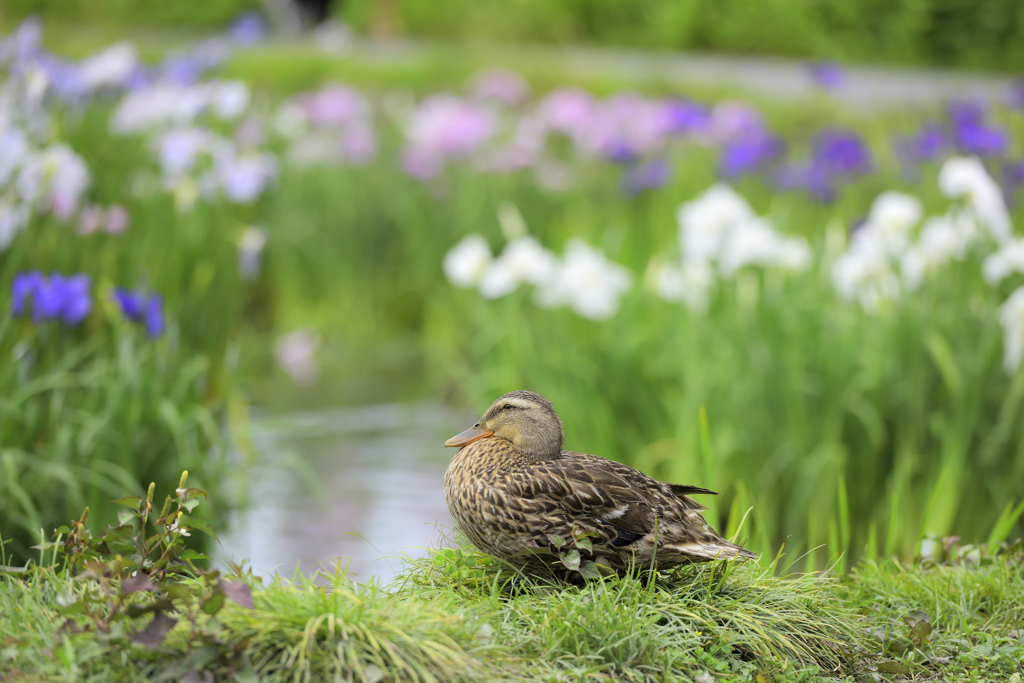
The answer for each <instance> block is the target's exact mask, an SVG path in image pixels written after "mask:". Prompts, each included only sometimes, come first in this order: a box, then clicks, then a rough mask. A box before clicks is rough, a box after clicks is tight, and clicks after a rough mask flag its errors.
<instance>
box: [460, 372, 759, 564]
mask: <svg viewBox="0 0 1024 683" xmlns="http://www.w3.org/2000/svg"><path fill="white" fill-rule="evenodd" d="M510 396H515V397H516V400H515V403H516V404H518V405H511V404H509V403H504V402H506V401H509V400H510V399H508V397H510ZM531 404H535V407H536V411H535V412H530V411H532V410H534V406H533V405H531ZM503 405H504V406H505V410H502V409H501V407H502V406H503ZM496 408H497V410H496ZM503 415H504V416H505V417H504V418H503V417H502V416H503ZM534 419H536V420H537V421H538V422H540V421H544V420H551V419H553V420H554V421H556V422H557V426H558V438H557V439H554V438H551V439H550V441H551V445H552V446H553V448H551V449H550V450H547V451H546V450H545V448H544V447H543V443H539V442H538V443H533V442H531V440H530V438H529V437H530V435H529V434H528V433H527V434H524V430H526V429H528V428H529V427H530V426H531V425H533V424H534V423H533V422H531V420H534ZM479 424H485V425H486V426H487V427H488V428H492V429H494V431H495V433H494V435H493V436H490V437H486V438H480V439H477V440H475V441H473V442H472V443H469V444H467V445H465V446H463V447H462V448H461V449H460V450H459V452H458V453H457V454H456V455H455V457H454V458H453V459H452V462H451V465H450V466H449V467H448V471H447V472H446V474H445V497H446V501H447V503H448V509H449V511H450V512H451V514H452V517H453V518H454V519H455V522H456V524H457V525H458V527H459V528H460V529H462V531H463V532H464V533H465V534H466V536H468V537H469V539H470V540H471V541H472V542H473V543H474V544H475V545H476V546H477V547H479V548H480V549H481V550H483V551H484V552H486V553H489V554H491V555H495V556H497V557H500V558H502V559H505V560H507V561H509V562H511V563H513V564H515V565H519V566H524V567H527V568H531V567H532V568H537V567H539V566H541V565H545V566H547V567H550V566H551V564H552V562H554V561H557V559H556V558H554V557H553V556H552V555H551V554H550V553H549V552H546V548H547V546H548V545H549V541H548V535H549V534H557V535H559V536H562V537H563V538H570V537H572V534H573V533H574V531H575V532H577V533H578V532H579V531H584V532H589V533H590V534H591V540H592V541H593V551H592V557H590V558H586V559H592V560H594V561H595V562H596V563H597V564H598V565H599V566H604V567H607V568H608V569H610V570H614V571H616V572H620V573H621V572H625V571H628V570H629V568H630V567H632V566H638V567H648V566H650V565H651V564H652V562H653V563H654V564H655V565H656V566H657V567H658V568H662V569H663V568H667V567H671V566H674V565H677V564H682V563H689V562H706V561H709V560H714V559H735V558H756V557H757V556H756V555H755V554H754V553H751V552H750V551H748V550H745V549H743V548H741V547H740V546H738V545H735V544H733V543H730V542H729V541H726V540H725V539H723V538H721V537H720V536H719V535H718V533H717V532H716V531H715V530H714V529H713V528H711V526H710V525H709V524H708V523H707V521H706V520H705V519H704V516H703V515H702V514H701V510H705V509H707V508H706V507H705V506H703V505H701V504H700V503H698V502H697V501H695V500H693V499H692V498H690V497H689V495H688V494H705V493H707V494H713V493H714V492H713V491H709V490H707V489H702V488H700V487H695V486H683V485H677V484H666V483H662V482H659V481H656V480H654V479H652V478H651V477H648V476H647V475H646V474H644V473H643V472H640V471H639V470H636V469H634V468H632V467H629V466H627V465H623V464H621V463H618V462H615V461H613V460H608V459H606V458H601V457H598V456H595V455H588V454H585V453H576V452H573V451H565V450H561V422H559V421H558V418H557V416H556V415H555V413H554V409H553V408H552V407H551V404H550V403H549V402H548V401H547V400H546V399H544V398H543V397H541V396H539V395H537V394H533V393H532V392H524V391H518V392H512V394H506V395H505V396H503V397H501V398H499V399H498V400H497V401H495V403H494V405H492V406H491V408H490V409H489V410H488V412H487V413H485V416H484V418H483V419H482V420H481V423H479ZM548 426H550V425H544V428H546V427H548ZM545 433H547V432H545ZM517 442H518V443H520V444H521V445H520V446H517V445H516V443H517ZM556 442H557V443H556Z"/></svg>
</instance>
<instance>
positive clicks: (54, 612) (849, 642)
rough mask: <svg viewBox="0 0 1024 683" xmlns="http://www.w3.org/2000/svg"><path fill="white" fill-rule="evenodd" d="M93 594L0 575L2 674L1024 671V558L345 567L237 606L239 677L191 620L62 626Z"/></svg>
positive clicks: (971, 677) (38, 578)
mask: <svg viewBox="0 0 1024 683" xmlns="http://www.w3.org/2000/svg"><path fill="white" fill-rule="evenodd" d="M83 585H84V584H83V582H81V581H72V580H70V579H67V578H63V577H62V575H58V574H55V573H54V572H53V571H52V570H49V569H43V570H38V569H33V570H30V571H29V572H28V573H27V574H23V575H2V576H0V614H3V615H4V616H3V617H0V672H2V673H0V680H2V681H4V682H5V683H7V682H10V681H65V680H76V681H102V680H123V681H130V680H167V679H168V678H166V677H167V676H171V677H174V678H175V679H176V678H177V677H178V676H182V675H184V674H186V673H187V672H188V671H189V670H192V669H199V670H207V671H210V672H211V674H214V675H216V676H217V680H261V681H296V680H301V681H304V680H309V681H321V680H334V679H336V677H337V678H341V679H342V680H347V679H349V678H350V677H351V678H352V679H353V680H382V679H383V680H418V681H456V680H547V681H590V680H624V681H688V680H703V679H701V678H699V677H701V676H702V675H706V674H710V675H711V679H710V680H722V681H758V682H761V681H778V682H782V681H787V682H796V681H836V680H850V681H853V680H864V679H865V678H866V677H867V676H868V675H869V674H870V673H872V672H875V671H880V672H883V673H886V672H889V673H892V676H891V678H890V677H889V676H886V678H887V679H890V680H915V681H926V680H964V681H1009V680H1014V679H1013V678H1011V677H1012V676H1013V675H1015V674H1016V675H1017V676H1020V675H1021V674H1024V669H1022V665H1021V662H1022V661H1024V633H1022V631H1021V628H1020V625H1021V622H1022V616H1024V564H1022V560H1021V555H1020V553H1019V551H1018V552H1016V553H1013V552H1006V553H1004V554H1002V555H1000V556H998V557H994V558H993V557H989V556H986V557H984V558H983V560H982V561H981V563H980V564H972V563H970V562H960V563H953V564H949V565H935V564H927V563H926V564H903V563H899V562H896V561H891V560H887V561H880V562H869V563H866V564H864V565H862V566H860V567H858V568H857V569H856V570H854V571H853V572H852V573H850V574H849V575H845V576H843V575H838V576H837V575H833V574H831V573H825V574H820V575H805V576H800V575H797V576H792V577H789V578H779V577H777V576H774V575H773V573H772V572H771V571H770V570H766V569H763V568H759V567H757V566H755V565H751V564H748V565H743V566H738V567H729V568H726V567H724V566H717V567H716V566H711V565H704V566H700V567H695V568H686V569H682V570H679V571H675V572H673V573H671V574H670V575H668V576H662V577H659V578H658V579H657V580H656V581H649V582H644V581H641V580H639V579H635V578H626V579H616V578H612V579H606V580H604V581H598V582H591V583H589V584H588V585H586V586H584V587H559V586H553V585H550V584H544V583H537V582H534V581H531V580H528V579H524V578H517V577H516V576H515V575H513V574H510V573H508V572H507V571H505V570H503V569H502V568H501V567H500V566H498V565H497V564H496V563H495V562H494V561H493V560H491V559H490V558H487V557H485V556H483V555H481V554H479V553H478V552H476V551H474V550H471V549H468V548H463V549H458V548H451V549H444V550H437V551H434V552H432V553H431V554H430V555H429V556H428V557H427V558H425V559H422V560H419V561H416V562H414V563H412V564H411V565H410V566H409V567H408V568H407V570H406V571H405V573H404V574H402V575H401V576H399V577H398V579H396V582H395V583H394V584H393V585H391V586H390V587H386V588H385V587H381V586H378V585H374V584H369V585H359V584H354V583H353V582H352V581H351V579H349V578H348V577H347V576H346V575H345V574H344V572H342V571H340V570H338V571H335V572H327V573H321V574H318V575H316V576H309V577H301V576H297V577H295V578H293V579H280V578H277V579H274V580H272V581H271V582H270V583H269V584H267V585H262V584H260V583H259V582H256V583H255V588H254V591H253V595H254V603H255V609H254V610H247V609H245V608H243V607H240V606H238V605H234V604H230V603H229V604H228V605H226V606H225V607H224V608H223V609H222V610H221V612H220V613H219V614H218V616H217V621H218V622H219V625H218V626H217V627H216V628H217V632H218V633H219V638H220V640H221V641H222V646H221V649H222V650H225V651H226V650H233V649H235V648H238V649H239V650H240V651H241V652H242V653H243V654H242V656H241V657H240V658H239V659H237V660H235V661H236V664H235V668H234V669H233V668H232V667H230V666H225V665H224V664H223V663H222V662H221V661H220V660H219V659H218V654H219V653H218V652H217V651H216V648H212V649H211V648H210V647H209V646H207V647H198V646H196V647H193V648H190V647H189V638H188V632H189V626H188V622H187V621H185V620H182V623H181V624H179V625H178V626H177V627H175V629H174V630H172V631H171V632H170V634H169V635H168V637H167V639H166V640H165V641H164V643H163V644H162V645H161V646H159V647H157V648H155V649H149V648H145V647H142V646H139V645H130V646H127V647H124V646H121V647H108V646H106V645H105V641H104V638H103V637H98V636H96V635H94V634H76V633H75V632H74V630H73V629H72V630H71V631H68V630H67V629H62V628H61V626H62V624H63V623H64V619H65V618H64V617H63V616H61V614H60V612H61V608H60V606H59V605H60V603H61V602H63V603H64V604H67V602H68V601H69V596H72V595H74V594H75V593H76V592H78V591H81V590H83ZM918 612H923V614H918ZM147 619H148V617H144V618H141V619H138V620H136V621H135V622H133V624H131V625H127V624H126V625H123V626H124V628H129V626H131V627H135V628H137V627H141V626H143V625H145V622H146V620H147ZM923 620H927V624H928V626H927V627H925V626H922V625H920V622H921V621H923ZM912 624H913V625H916V627H917V628H916V630H914V626H913V625H912ZM204 628H209V624H206V626H204ZM237 662H244V664H238V663H237ZM162 673H163V674H164V676H165V677H164V678H161V674H162Z"/></svg>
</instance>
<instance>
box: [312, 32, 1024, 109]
mask: <svg viewBox="0 0 1024 683" xmlns="http://www.w3.org/2000/svg"><path fill="white" fill-rule="evenodd" d="M316 42H317V43H318V44H319V45H320V46H321V48H322V49H324V50H325V51H328V52H332V51H334V52H337V53H339V54H345V55H346V56H347V57H349V58H355V59H358V60H366V61H379V62H388V63H392V64H395V63H398V64H401V63H409V64H412V63H415V62H417V61H419V60H423V59H426V58H429V57H430V56H431V55H434V54H436V52H437V51H438V50H441V49H446V48H445V46H442V45H432V44H431V43H428V42H420V41H413V40H386V41H380V40H366V39H358V38H352V37H350V36H349V35H348V34H346V33H344V31H343V30H338V29H335V31H334V33H332V32H331V29H329V28H328V29H325V30H323V31H322V32H321V33H320V34H319V35H318V36H317V38H316ZM448 47H449V48H450V46H448ZM468 51H469V53H470V54H472V55H473V56H477V57H480V58H481V59H482V60H485V61H487V62H488V63H495V64H500V63H502V62H507V63H508V64H510V65H511V64H517V63H524V62H532V63H535V64H555V63H557V64H558V68H559V70H560V71H564V72H567V73H569V74H575V75H578V76H583V77H586V76H596V75H603V76H609V77H612V78H615V79H619V80H624V81H630V82H635V83H638V84H642V83H668V84H674V85H678V86H680V87H686V86H702V87H706V86H717V87H729V88H737V89H741V90H744V91H747V92H750V93H752V94H756V95H760V96H765V97H771V98H777V99H780V100H792V99H800V98H810V97H814V96H820V94H821V89H820V88H819V87H818V86H816V85H815V83H814V82H813V80H812V78H811V76H810V73H809V70H808V62H807V61H801V60H797V59H783V58H775V57H759V56H749V55H724V54H701V53H659V52H644V51H638V50H621V49H611V48H591V47H553V46H514V45H492V46H471V47H469V48H468ZM845 71H846V79H845V83H844V85H843V86H842V87H841V88H840V89H838V90H836V91H834V92H833V93H832V96H833V97H834V98H835V99H836V100H837V101H839V102H840V103H842V104H843V105H845V106H849V107H850V108H853V109H857V110H861V111H865V110H873V109H877V108H880V107H882V108H884V107H906V106H927V105H934V104H938V103H941V102H944V101H945V100H948V99H949V98H951V97H963V96H965V95H967V96H978V97H985V98H997V99H998V98H1002V97H1004V96H1005V94H1006V90H1007V88H1008V87H1009V86H1010V85H1011V84H1012V83H1013V81H1014V79H1015V77H1014V76H1011V75H993V74H985V73H971V72H965V71H950V70H941V69H912V68H899V67H892V68H879V67H846V68H845Z"/></svg>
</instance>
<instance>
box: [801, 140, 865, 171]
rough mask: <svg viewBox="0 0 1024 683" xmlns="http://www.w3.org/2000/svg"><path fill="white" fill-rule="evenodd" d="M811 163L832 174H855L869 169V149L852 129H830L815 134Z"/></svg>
mask: <svg viewBox="0 0 1024 683" xmlns="http://www.w3.org/2000/svg"><path fill="white" fill-rule="evenodd" d="M813 149H814V151H813V162H812V163H813V164H814V165H815V166H818V167H819V168H821V169H822V170H824V171H826V172H828V173H831V174H832V175H834V176H840V177H841V176H855V175H861V174H863V173H867V172H869V171H871V169H872V167H873V163H872V161H871V151H870V150H869V149H868V147H867V145H865V144H864V140H863V139H862V138H861V137H860V136H859V135H857V134H856V133H854V132H853V131H848V130H841V129H831V130H824V131H822V132H820V133H818V135H817V136H815V139H814V142H813Z"/></svg>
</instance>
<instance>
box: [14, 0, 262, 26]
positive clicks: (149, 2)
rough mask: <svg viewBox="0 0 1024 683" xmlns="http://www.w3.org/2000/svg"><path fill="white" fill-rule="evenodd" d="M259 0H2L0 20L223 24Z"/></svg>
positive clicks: (185, 24) (258, 2) (255, 5)
mask: <svg viewBox="0 0 1024 683" xmlns="http://www.w3.org/2000/svg"><path fill="white" fill-rule="evenodd" d="M260 6H261V3H260V0H171V1H168V0H4V3H3V8H2V9H0V21H6V20H8V19H16V20H18V19H21V18H22V17H26V16H29V15H33V14H34V15H37V16H39V17H41V18H43V19H46V20H53V21H57V22H66V23H78V22H86V23H104V24H118V25H125V24H128V25H131V24H141V25H151V26H158V25H162V24H178V25H181V26H196V27H199V26H211V27H218V28H219V27H223V26H225V25H227V24H228V23H229V22H230V21H231V20H232V19H234V18H236V17H237V16H238V15H239V14H240V13H242V12H245V11H247V10H253V9H259V7H260Z"/></svg>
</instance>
